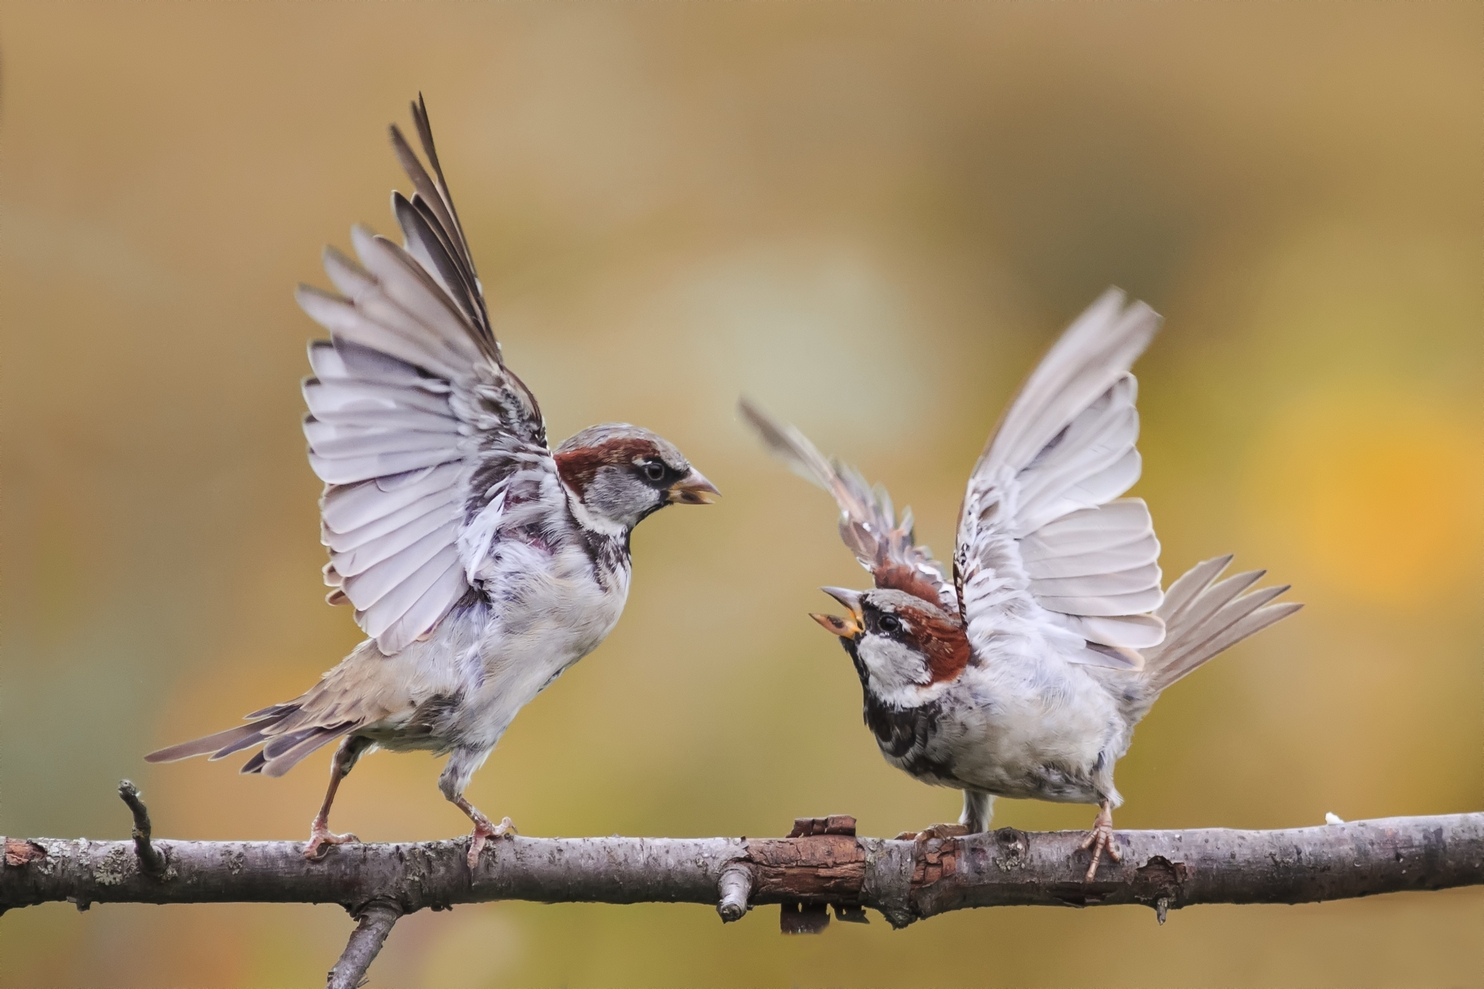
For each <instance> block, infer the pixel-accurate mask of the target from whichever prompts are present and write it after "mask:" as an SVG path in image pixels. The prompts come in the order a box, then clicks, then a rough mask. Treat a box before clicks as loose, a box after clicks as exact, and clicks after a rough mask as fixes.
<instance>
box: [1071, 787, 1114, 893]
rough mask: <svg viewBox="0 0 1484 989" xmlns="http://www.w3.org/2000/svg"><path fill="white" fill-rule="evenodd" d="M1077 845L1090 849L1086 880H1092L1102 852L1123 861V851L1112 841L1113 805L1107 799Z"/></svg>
mask: <svg viewBox="0 0 1484 989" xmlns="http://www.w3.org/2000/svg"><path fill="white" fill-rule="evenodd" d="M1077 847H1078V848H1084V849H1085V848H1091V849H1092V864H1091V865H1089V866H1088V867H1087V881H1088V882H1092V879H1093V877H1094V876H1095V875H1097V871H1098V862H1100V861H1101V860H1102V858H1103V853H1104V852H1107V853H1108V858H1110V859H1112V860H1113V861H1114V862H1122V861H1123V853H1122V852H1120V851H1119V850H1118V846H1117V845H1115V844H1114V843H1113V807H1112V806H1111V805H1110V804H1109V802H1108V801H1106V800H1104V801H1103V803H1102V806H1100V807H1099V808H1098V816H1097V818H1096V819H1095V820H1094V821H1093V822H1092V830H1091V831H1090V832H1088V835H1087V837H1086V838H1085V839H1083V841H1082V844H1081V845H1079V846H1077Z"/></svg>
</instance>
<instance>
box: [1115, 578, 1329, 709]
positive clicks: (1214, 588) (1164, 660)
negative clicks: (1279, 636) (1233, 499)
mask: <svg viewBox="0 0 1484 989" xmlns="http://www.w3.org/2000/svg"><path fill="white" fill-rule="evenodd" d="M1231 561H1232V557H1231V555H1227V556H1219V557H1216V558H1215V559H1212V560H1205V561H1203V562H1201V563H1197V564H1196V565H1195V566H1193V567H1191V568H1190V570H1189V571H1187V572H1186V574H1185V575H1184V576H1183V577H1181V578H1180V579H1179V580H1177V581H1175V583H1173V584H1171V585H1170V589H1169V590H1168V591H1166V592H1165V598H1164V601H1163V602H1162V603H1161V604H1160V606H1159V607H1158V608H1157V609H1155V612H1154V614H1155V615H1156V616H1157V617H1159V618H1161V619H1163V620H1164V623H1165V629H1166V631H1165V638H1164V641H1163V642H1161V643H1160V644H1159V645H1158V646H1155V647H1154V648H1153V649H1145V650H1142V651H1143V653H1144V664H1145V665H1144V670H1145V674H1144V675H1145V676H1146V677H1148V678H1149V682H1150V684H1151V686H1153V687H1154V689H1155V690H1156V691H1159V690H1163V689H1165V688H1166V687H1168V686H1169V685H1170V684H1172V683H1174V682H1175V681H1176V680H1179V679H1180V678H1181V677H1184V676H1186V675H1187V674H1189V673H1191V672H1192V671H1193V670H1195V668H1196V667H1198V666H1200V665H1201V664H1203V663H1205V662H1206V661H1207V660H1210V659H1212V658H1214V657H1215V656H1216V655H1217V654H1218V653H1221V652H1223V651H1225V650H1227V649H1229V648H1231V647H1232V646H1234V645H1236V644H1237V643H1238V642H1241V641H1242V640H1243V639H1245V638H1247V637H1248V636H1249V635H1255V634H1256V633H1258V632H1261V631H1262V630H1263V629H1265V628H1267V627H1268V626H1269V625H1272V624H1274V623H1275V622H1279V621H1281V620H1283V619H1284V618H1287V617H1288V616H1289V615H1291V614H1293V613H1294V612H1295V611H1298V610H1299V609H1300V608H1302V607H1303V605H1302V604H1299V603H1296V602H1288V601H1285V602H1282V603H1279V604H1270V603H1269V602H1271V601H1272V600H1273V599H1274V598H1276V597H1278V595H1280V594H1282V593H1283V592H1284V591H1286V590H1288V586H1289V585H1287V584H1284V585H1282V586H1280V587H1264V588H1260V589H1258V590H1256V591H1252V592H1250V593H1243V592H1244V591H1247V589H1248V588H1249V587H1251V586H1252V585H1253V584H1255V583H1257V581H1258V580H1260V579H1261V578H1262V576H1263V574H1264V573H1265V572H1266V571H1263V570H1252V571H1248V572H1247V573H1239V574H1236V575H1234V576H1231V577H1228V578H1227V579H1226V580H1223V581H1219V582H1218V581H1217V580H1216V578H1217V577H1219V576H1221V573H1222V571H1224V570H1225V569H1226V568H1227V566H1229V565H1230V564H1231Z"/></svg>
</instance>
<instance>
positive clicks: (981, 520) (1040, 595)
mask: <svg viewBox="0 0 1484 989" xmlns="http://www.w3.org/2000/svg"><path fill="white" fill-rule="evenodd" d="M1159 324H1160V317H1159V315H1158V314H1156V313H1155V312H1154V310H1152V309H1150V308H1149V307H1148V306H1146V305H1145V304H1144V303H1142V302H1135V303H1133V304H1132V305H1127V306H1126V305H1125V299H1124V295H1123V293H1122V292H1120V291H1118V290H1117V289H1109V290H1108V291H1107V292H1105V293H1104V294H1103V295H1102V297H1101V298H1099V299H1098V300H1097V301H1096V302H1094V303H1093V304H1092V306H1091V307H1089V308H1088V309H1087V311H1086V312H1084V313H1083V314H1082V315H1081V316H1079V317H1078V318H1077V320H1076V321H1075V322H1073V323H1072V325H1071V326H1070V327H1068V328H1067V331H1066V332H1065V333H1063V334H1062V336H1061V339H1060V340H1058V341H1057V342H1056V344H1055V346H1053V347H1052V348H1051V350H1050V352H1049V353H1047V354H1046V356H1045V358H1044V359H1042V361H1041V363H1040V364H1039V365H1038V366H1037V367H1036V369H1035V370H1034V371H1032V372H1031V375H1030V377H1029V378H1027V379H1026V381H1025V384H1024V385H1022V386H1021V389H1020V392H1019V394H1017V395H1016V397H1015V400H1014V401H1013V402H1012V403H1011V405H1010V408H1009V409H1008V411H1006V413H1005V415H1004V417H1003V418H1002V419H1001V420H1000V424H999V427H998V428H997V429H996V431H995V433H994V435H993V436H992V437H991V439H990V441H989V444H988V446H987V447H986V449H985V451H984V453H983V455H982V456H980V458H979V462H978V463H977V464H976V465H975V467H974V472H973V474H972V475H971V476H970V478H969V486H968V491H967V492H966V493H965V496H964V505H963V509H962V511H961V513H960V515H959V525H958V541H957V547H956V550H955V553H954V581H955V584H956V586H957V588H958V593H959V600H960V601H961V602H962V606H963V618H964V622H965V624H966V626H967V627H968V631H969V640H970V642H971V643H972V644H974V646H975V648H976V649H977V648H979V647H980V646H982V645H983V644H985V643H986V642H987V641H988V640H989V638H990V637H991V636H993V634H994V633H995V632H996V631H1004V630H1005V628H1006V626H1007V622H1013V621H1015V620H1016V619H1017V618H1020V617H1024V616H1025V615H1027V614H1030V613H1037V614H1042V615H1046V616H1049V618H1050V620H1051V621H1052V623H1053V624H1055V625H1058V626H1060V627H1061V628H1063V629H1064V630H1066V631H1067V632H1070V633H1073V634H1074V635H1075V636H1078V637H1080V638H1081V639H1082V640H1084V641H1085V643H1086V646H1085V648H1083V649H1081V650H1080V652H1077V654H1076V656H1075V657H1074V658H1075V659H1077V660H1078V661H1081V662H1084V663H1089V664H1092V665H1099V666H1112V667H1119V668H1137V667H1139V666H1140V665H1141V664H1142V660H1141V658H1140V657H1139V655H1138V653H1136V652H1134V651H1133V650H1137V649H1141V648H1147V647H1149V646H1154V645H1158V644H1159V642H1160V641H1161V640H1162V639H1163V638H1164V623H1163V622H1162V621H1161V620H1160V619H1159V618H1158V617H1157V616H1155V615H1154V614H1152V612H1153V611H1154V610H1155V609H1156V608H1158V607H1159V604H1160V601H1161V599H1162V594H1161V592H1160V571H1159V564H1158V562H1157V561H1158V559H1159V541H1158V540H1157V539H1155V537H1154V526H1153V524H1152V522H1151V521H1150V518H1149V509H1148V507H1147V506H1146V505H1145V504H1144V502H1143V501H1141V500H1139V499H1137V498H1129V499H1120V500H1116V501H1115V500H1114V499H1117V498H1118V496H1119V495H1121V494H1123V493H1124V492H1125V491H1127V490H1128V489H1129V488H1130V487H1131V486H1132V485H1133V483H1134V482H1135V481H1136V480H1138V478H1139V471H1140V468H1141V462H1140V459H1139V451H1138V449H1137V448H1136V446H1135V444H1136V443H1137V441H1138V438H1139V413H1138V410H1137V409H1136V408H1135V407H1134V399H1135V397H1136V396H1137V384H1136V382H1135V380H1134V376H1133V375H1132V374H1130V373H1129V368H1130V367H1131V366H1132V365H1133V363H1134V361H1135V360H1137V359H1138V357H1139V355H1140V354H1141V353H1143V352H1144V348H1145V347H1147V346H1148V345H1149V341H1150V340H1151V339H1153V337H1154V334H1155V331H1156V330H1158V329H1159Z"/></svg>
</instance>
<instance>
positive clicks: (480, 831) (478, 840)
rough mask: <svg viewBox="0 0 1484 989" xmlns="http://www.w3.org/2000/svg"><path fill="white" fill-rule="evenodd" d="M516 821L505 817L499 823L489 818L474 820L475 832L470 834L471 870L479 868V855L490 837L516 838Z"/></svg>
mask: <svg viewBox="0 0 1484 989" xmlns="http://www.w3.org/2000/svg"><path fill="white" fill-rule="evenodd" d="M515 835H516V831H515V822H514V821H512V820H510V818H508V817H505V818H501V819H500V823H499V824H491V823H490V822H489V818H487V817H485V818H478V819H476V820H475V822H474V833H473V834H471V835H469V871H470V872H473V871H474V870H475V869H477V868H479V856H480V855H481V854H482V853H483V852H484V843H485V841H486V840H488V839H490V838H514V837H515Z"/></svg>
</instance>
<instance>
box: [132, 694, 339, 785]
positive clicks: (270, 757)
mask: <svg viewBox="0 0 1484 989" xmlns="http://www.w3.org/2000/svg"><path fill="white" fill-rule="evenodd" d="M301 710H302V707H301V705H300V704H298V703H289V704H275V705H273V706H272V707H267V708H264V709H263V710H261V711H254V712H253V713H252V714H250V715H248V717H249V718H251V719H253V720H251V721H249V722H248V723H247V724H245V725H238V726H237V727H236V728H228V729H227V730H226V731H219V732H217V733H216V734H214V735H207V736H205V737H203V738H197V739H194V740H192V741H189V742H181V743H180V744H179V745H171V746H169V747H168V748H163V749H160V750H159V751H158V752H151V753H150V754H149V755H147V756H145V757H144V761H145V762H176V761H178V760H180V759H189V758H191V757H192V756H198V755H205V756H209V758H210V759H211V761H213V762H215V761H216V760H217V759H221V758H224V757H226V756H229V755H231V754H232V753H234V752H240V751H242V750H243V749H250V748H252V747H253V746H255V745H262V746H263V749H262V751H260V752H258V753H256V754H254V755H253V757H252V758H251V759H249V760H248V761H247V763H246V764H245V765H243V767H242V770H241V771H242V772H244V773H262V774H264V775H265V776H282V775H283V774H284V773H286V772H288V771H289V770H290V769H293V768H294V766H296V765H298V764H299V762H300V761H301V760H303V759H304V758H305V757H306V756H308V755H309V754H311V753H312V752H314V751H315V750H316V749H318V748H320V747H321V746H323V745H326V744H328V743H329V742H331V741H333V740H335V739H337V738H339V737H340V736H341V735H344V734H345V733H346V732H348V731H350V730H351V729H352V728H355V727H356V724H357V722H354V721H345V722H340V723H338V724H333V725H310V726H308V727H302V728H301V727H296V726H295V725H294V723H293V719H294V717H295V715H299V714H300V712H301Z"/></svg>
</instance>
